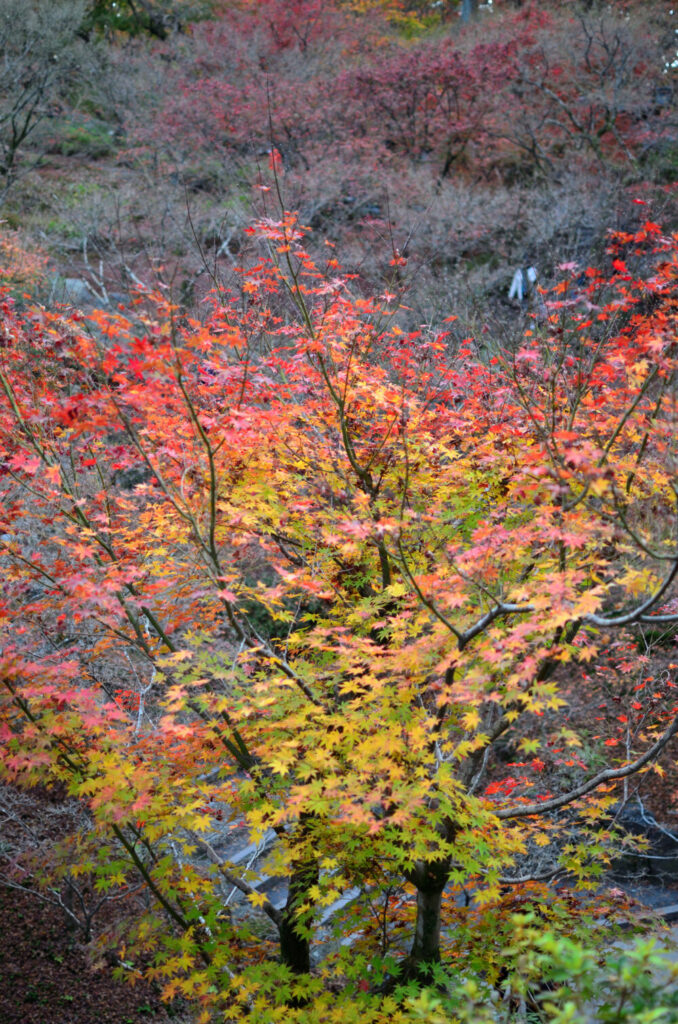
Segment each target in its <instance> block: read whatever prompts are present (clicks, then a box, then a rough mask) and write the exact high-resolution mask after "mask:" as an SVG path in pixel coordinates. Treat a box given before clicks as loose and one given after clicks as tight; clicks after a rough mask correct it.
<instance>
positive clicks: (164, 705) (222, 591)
mask: <svg viewBox="0 0 678 1024" xmlns="http://www.w3.org/2000/svg"><path fill="white" fill-rule="evenodd" d="M274 169H275V168H274ZM252 230H253V232H254V237H256V238H257V239H258V240H259V255H260V258H259V259H258V261H255V262H253V263H252V264H250V265H248V266H246V267H243V268H241V271H240V277H241V289H240V292H239V294H234V295H233V296H232V297H231V299H230V300H228V299H227V298H225V297H224V296H223V295H220V296H218V297H217V296H215V297H214V301H213V304H212V307H211V309H210V310H209V312H208V314H207V315H206V317H205V319H204V321H199V320H197V319H189V318H187V317H186V316H185V315H182V313H181V311H180V310H178V309H177V308H176V307H175V306H173V305H172V304H171V303H170V302H168V301H167V299H166V298H165V297H164V296H163V295H162V294H160V293H158V294H153V293H147V294H140V295H139V299H138V309H137V312H136V313H135V314H134V315H133V316H126V315H125V316H123V315H120V314H111V313H95V314H93V315H91V316H89V317H87V318H85V317H82V316H80V315H77V314H71V315H68V314H66V313H65V312H63V311H61V312H59V311H57V312H50V311H47V310H44V309H40V308H37V307H35V308H29V309H27V310H25V311H23V312H19V311H18V310H17V309H16V308H15V307H14V305H13V304H12V302H11V301H10V300H9V299H7V300H6V301H5V302H4V304H3V306H2V316H3V340H2V348H1V349H0V361H1V369H0V386H1V388H2V399H1V404H0V455H1V457H2V463H1V469H0V472H1V474H2V475H1V476H0V487H1V489H2V523H1V524H0V525H1V527H2V544H3V548H2V558H3V566H4V572H5V578H6V588H5V591H4V594H3V597H2V604H1V605H0V615H1V617H2V618H1V624H2V632H3V649H2V655H1V656H0V678H1V681H2V686H3V691H2V694H3V695H2V704H1V715H2V717H1V718H0V743H1V744H2V749H3V755H4V768H3V772H4V774H5V776H6V777H7V778H8V779H11V780H12V781H14V782H16V783H18V784H23V785H31V784H33V783H35V782H45V783H47V784H49V783H53V782H55V781H57V780H58V781H61V782H64V783H65V784H66V785H67V786H68V789H69V792H70V793H71V794H72V795H73V796H76V797H78V798H79V799H80V800H82V801H83V802H84V803H85V804H86V806H87V807H88V810H89V814H90V821H91V830H92V837H93V838H95V840H96V843H97V844H98V847H99V850H100V854H99V855H98V856H97V857H93V856H92V854H91V850H92V847H91V846H89V845H88V846H87V847H86V848H87V851H88V853H87V859H86V861H85V862H84V863H83V864H80V865H76V870H91V871H95V872H96V873H97V875H98V884H99V885H100V887H101V888H102V889H106V888H111V887H114V886H119V885H125V884H130V882H131V880H132V879H134V880H135V881H141V882H142V883H143V885H144V886H145V887H146V889H147V892H148V894H149V909H148V911H147V913H145V914H144V916H143V917H142V918H141V919H139V920H137V921H136V922H135V923H134V924H133V927H132V929H131V931H130V934H129V936H128V939H127V941H128V942H129V943H131V945H132V948H133V949H135V950H136V951H137V952H145V951H151V952H152V953H153V960H152V965H151V966H150V967H148V968H147V969H146V973H147V974H148V976H149V977H151V978H156V979H158V980H159V981H160V982H161V983H162V985H163V987H164V992H165V995H166V997H168V998H170V997H172V996H173V995H175V994H177V993H183V994H185V995H187V996H188V997H190V998H192V999H195V1000H196V1001H198V1002H199V1003H201V1004H202V1005H203V1008H204V1013H205V1019H207V1018H208V1016H209V1014H210V1013H211V1012H212V1011H215V1012H216V1011H219V1012H221V1013H223V1014H225V1017H226V1019H229V1020H235V1019H240V1018H244V1017H245V1016H248V1015H252V1014H256V1015H257V1018H256V1019H260V1020H268V1019H270V1020H277V1019H282V1018H283V1017H284V1018H285V1019H294V1017H293V1016H291V1015H293V1014H294V1013H298V1014H299V1015H300V1017H299V1019H302V1020H303V1019H309V1020H310V1019H314V1018H312V1017H309V1016H308V1014H310V1012H311V1011H310V1010H309V1009H307V1008H304V1006H305V1003H306V1001H307V1000H308V999H310V998H312V997H315V998H317V1000H318V1003H317V1009H316V1011H314V1012H316V1013H317V1014H318V1015H319V1016H318V1018H317V1019H319V1020H320V1019H323V1020H332V1019H345V1014H346V1012H348V1011H347V1009H346V1008H347V1006H348V1005H349V1003H351V1004H352V1005H353V1004H355V1006H358V1007H362V1010H360V1011H356V1012H360V1013H363V1017H361V1018H360V1019H363V1020H383V1019H385V1018H386V1017H387V1016H393V1015H394V1014H395V1013H396V1003H395V1002H394V1001H393V1000H392V999H391V997H390V995H384V993H387V992H388V991H389V990H390V989H392V988H393V985H394V984H397V982H398V979H399V980H400V981H404V980H407V979H409V978H413V979H416V980H419V981H427V980H430V979H431V978H432V977H433V978H437V977H438V975H437V974H436V971H438V970H439V968H438V967H437V965H438V962H439V961H440V959H441V955H443V956H444V950H443V952H442V953H441V931H444V929H445V927H446V926H447V923H448V922H451V921H453V920H454V917H455V914H456V911H455V912H454V913H452V911H451V910H450V908H449V906H448V907H447V909H446V905H445V902H444V893H445V890H446V887H448V886H449V885H450V884H451V883H456V884H463V885H467V886H473V887H474V888H475V889H476V893H475V906H476V907H478V906H482V905H483V903H486V904H487V903H491V902H492V901H496V900H498V899H499V898H500V896H501V892H502V887H503V886H506V885H507V884H508V885H510V884H511V882H510V880H511V879H512V878H517V877H518V875H516V873H515V872H516V866H517V865H520V864H521V863H522V862H523V859H524V856H525V855H526V854H527V852H528V850H529V849H533V848H534V847H541V848H545V847H551V848H552V850H553V854H552V860H553V864H554V865H555V867H556V868H558V867H561V868H563V869H566V870H567V871H568V872H570V874H571V875H573V876H581V877H584V876H585V874H586V871H587V868H588V867H591V866H593V867H594V868H595V860H596V858H595V856H594V854H596V855H597V856H598V857H605V856H606V853H605V849H606V847H608V846H609V844H610V842H611V832H610V828H609V825H608V824H607V823H606V820H605V818H604V816H603V812H604V810H605V808H606V807H607V806H608V805H609V803H610V802H611V801H612V800H613V799H614V790H613V784H614V783H615V781H616V780H618V779H623V778H625V777H628V776H629V775H631V774H633V773H635V772H637V771H640V770H642V769H643V768H645V767H646V766H647V765H649V764H651V762H652V760H653V758H655V757H656V755H658V753H659V752H661V750H662V749H663V748H664V747H665V746H666V744H667V743H668V742H669V740H670V739H671V738H672V737H673V735H674V734H675V732H676V731H677V730H678V717H677V714H676V712H677V709H676V707H675V706H674V704H673V701H672V699H671V695H670V694H669V695H668V699H667V700H665V701H663V702H661V703H656V704H654V705H651V704H648V705H647V706H646V712H647V714H646V715H645V717H644V718H643V722H642V728H639V729H638V730H636V732H635V733H634V736H633V743H632V744H631V745H630V746H628V747H627V746H625V747H624V748H623V749H617V748H613V747H608V748H604V752H605V753H606V754H607V755H608V758H609V760H608V761H607V762H606V765H605V767H604V768H603V769H601V770H598V771H595V770H594V769H593V768H592V767H590V766H588V765H587V763H586V761H585V760H583V759H582V757H581V752H580V742H581V741H580V738H579V736H578V733H577V729H576V727H575V723H572V722H570V721H568V719H567V697H568V684H567V682H566V676H565V673H567V674H568V675H569V676H570V682H569V686H570V687H572V686H576V678H577V673H579V672H580V671H581V669H580V668H579V666H580V665H581V664H582V663H586V662H589V661H591V660H592V659H594V658H595V657H596V655H597V653H598V651H599V650H600V649H601V647H603V646H604V645H605V644H606V643H608V640H607V639H606V638H607V637H608V635H609V634H612V633H613V632H614V631H615V630H617V629H621V628H623V627H625V626H627V625H629V624H633V623H638V622H640V623H643V622H645V623H657V622H660V623H661V622H669V621H670V622H673V621H675V620H676V615H675V613H673V612H671V611H668V612H666V613H664V614H663V613H661V612H660V611H658V609H659V608H660V607H661V606H662V605H663V604H664V603H665V602H666V600H667V598H668V597H669V596H670V593H671V588H672V585H673V581H674V579H675V577H676V575H677V574H678V555H677V554H676V551H675V541H674V534H675V497H676V496H675V492H674V482H675V438H676V413H677V409H676V404H675V390H674V379H675V369H676V349H675V327H676V298H675V283H676V265H677V264H676V239H675V238H672V237H670V236H665V235H664V234H663V233H662V231H661V229H660V228H658V227H657V225H655V224H653V223H651V222H648V223H646V224H645V225H644V227H643V228H642V230H641V231H639V232H638V233H637V234H634V235H628V236H618V237H616V238H614V239H612V241H611V247H612V248H611V252H610V261H611V264H610V272H609V273H604V272H603V271H601V270H598V269H595V268H588V269H585V268H572V267H570V268H569V275H570V276H568V277H566V278H564V279H563V281H562V283H561V284H560V285H559V286H558V288H556V290H555V294H553V295H551V296H546V295H545V296H544V302H545V310H546V316H545V319H543V321H542V322H541V323H538V322H536V321H535V323H534V324H533V327H532V329H531V330H530V331H528V332H527V334H526V336H525V337H524V339H522V341H521V343H520V345H518V346H517V347H515V348H507V349H506V350H504V351H502V352H501V354H500V355H499V356H497V357H495V358H494V359H492V360H491V361H490V362H489V363H487V362H483V361H481V360H480V359H478V358H477V357H476V355H475V348H474V342H473V339H467V341H466V342H465V344H464V345H463V346H462V348H461V350H460V351H459V352H458V353H457V354H456V355H454V356H453V355H452V353H451V351H450V348H449V346H448V339H447V337H446V336H445V334H444V333H443V334H441V333H431V332H428V331H427V330H426V329H423V330H422V331H417V332H414V333H410V334H406V333H404V332H403V331H402V330H400V329H399V328H398V327H397V325H396V324H395V321H394V313H395V311H396V306H395V304H393V303H392V301H391V299H392V297H390V296H384V297H382V298H381V299H379V300H376V299H366V298H363V297H360V296H357V295H355V294H353V292H352V290H351V282H350V280H346V279H345V278H343V277H342V275H341V272H340V268H339V267H338V264H337V262H336V261H335V260H334V259H333V258H332V259H330V260H329V261H328V262H327V264H326V265H325V266H322V267H321V266H318V265H317V264H316V263H315V262H314V261H313V260H312V259H311V257H310V256H309V255H308V253H307V251H306V250H305V249H304V247H303V246H304V229H303V228H302V227H301V226H300V225H299V224H298V223H297V220H296V218H295V216H294V215H292V214H284V215H283V217H282V219H280V220H273V219H270V220H265V221H261V222H259V223H258V224H256V225H255V227H254V228H253V229H252ZM612 249H613V250H614V251H612ZM613 260H614V262H612V261H613ZM581 270H583V276H582V277H580V271H581ZM648 503H651V504H652V508H653V510H654V514H653V516H651V517H650V516H648V515H647V508H648ZM546 734H548V737H549V739H550V740H551V741H552V740H553V739H555V738H557V739H558V744H559V747H560V748H561V749H562V750H563V751H565V752H566V756H567V759H568V762H570V763H571V766H573V767H574V768H575V769H576V770H577V777H576V779H575V781H568V778H567V776H563V775H562V774H559V773H558V772H557V771H555V772H553V773H544V771H543V768H544V765H545V763H546V758H547V756H550V755H547V752H546V750H545V748H544V743H545V740H546ZM507 737H510V740H511V743H512V744H513V745H514V746H515V748H516V749H517V751H518V752H519V754H520V758H521V763H520V764H518V765H514V767H513V770H512V771H511V772H510V773H509V774H508V775H506V774H502V773H501V771H500V770H499V762H498V761H496V760H495V757H496V750H497V748H498V747H499V746H500V744H501V742H502V740H505V739H506V738H507ZM490 770H491V771H492V772H493V774H492V775H491V774H489V772H490ZM243 831H244V832H245V834H246V835H248V836H250V837H251V838H252V840H253V841H255V842H256V841H266V842H267V843H270V850H269V852H268V853H267V857H266V860H265V867H264V868H263V869H262V870H263V871H264V873H265V875H266V876H268V877H269V878H271V877H272V878H280V879H282V880H283V881H284V883H285V886H286V898H285V901H284V905H282V906H280V905H277V904H276V902H275V901H274V900H273V899H272V898H270V897H269V895H267V893H266V891H265V889H262V887H261V885H260V882H261V879H258V878H257V877H256V874H255V875H253V874H252V872H250V871H248V870H247V869H243V868H242V867H241V866H238V863H237V862H236V861H234V860H233V859H230V858H229V851H232V850H233V848H234V846H233V844H234V843H235V842H237V836H239V835H241V834H242V832H243ZM223 850H226V853H223V852H220V851H223ZM518 870H519V868H518ZM507 879H508V881H507ZM231 890H237V891H238V892H239V893H240V894H241V895H243V896H245V897H246V898H247V899H248V900H249V902H250V903H251V904H252V905H253V906H254V907H259V908H260V909H261V911H262V912H263V914H264V915H266V916H267V918H268V919H269V921H270V924H271V926H272V929H273V930H274V933H275V935H276V942H277V948H276V946H275V945H274V944H273V943H272V941H271V940H270V939H269V938H263V939H262V938H261V937H260V936H257V935H256V933H255V932H254V931H253V930H252V928H251V927H250V925H249V923H248V920H247V918H246V917H243V915H242V913H235V912H232V911H231V909H230V907H229V899H228V893H229V892H230V891H231ZM394 890H398V891H401V890H402V891H403V892H405V893H407V892H410V893H412V897H413V902H412V903H411V917H410V918H409V919H408V918H407V912H405V916H403V912H402V911H399V910H398V906H399V905H397V901H393V900H392V899H391V895H392V893H393V892H394ZM342 897H346V901H347V902H348V903H350V912H348V913H347V916H346V918H345V919H342V917H341V915H339V916H338V917H337V921H338V924H337V930H338V932H339V936H340V937H341V938H343V939H344V940H347V941H348V940H351V946H350V948H349V947H347V946H346V945H344V946H341V945H340V946H339V950H338V951H335V952H333V953H330V954H328V955H327V957H326V958H325V960H324V961H323V963H322V965H321V967H320V969H319V970H318V971H315V972H312V971H311V951H312V941H313V939H314V936H315V934H316V930H317V928H318V922H319V921H320V920H321V918H322V914H323V910H324V908H327V907H333V906H335V904H336V903H337V900H339V899H340V898H342ZM375 904H378V905H379V906H381V907H383V915H384V922H385V923H384V928H383V929H382V932H383V934H386V935H387V933H388V930H389V928H390V927H392V926H395V925H398V927H399V928H400V932H399V939H398V941H397V942H396V943H395V944H394V946H393V949H391V950H389V949H387V946H388V943H387V942H386V940H383V941H382V940H379V941H377V939H376V938H375V935H374V931H373V930H371V929H370V927H369V926H368V925H369V922H370V920H371V919H372V917H373V910H372V907H373V906H374V905H375ZM446 915H447V916H446ZM344 920H345V923H344V924H342V921H344ZM407 920H409V921H410V924H409V926H406V927H405V932H404V934H403V927H404V926H403V921H407ZM276 955H277V956H279V958H280V962H277V961H276V959H275V957H276ZM267 958H268V962H266V960H267ZM368 965H369V971H368ZM450 967H451V969H453V962H451V964H450ZM337 985H339V987H340V988H341V989H342V992H343V995H342V996H341V998H339V997H337V996H336V994H334V993H335V989H336V987H337ZM295 1007H297V1009H296V1010H295V1009H294V1008H295ZM397 1012H400V1011H397ZM402 1013H403V1014H406V1011H405V1010H403V1011H402ZM305 1014H306V1016H304V1015H305ZM342 1014H344V1017H343V1018H342ZM396 1019H397V1018H396ZM402 1019H407V1017H406V1016H403V1017H402Z"/></svg>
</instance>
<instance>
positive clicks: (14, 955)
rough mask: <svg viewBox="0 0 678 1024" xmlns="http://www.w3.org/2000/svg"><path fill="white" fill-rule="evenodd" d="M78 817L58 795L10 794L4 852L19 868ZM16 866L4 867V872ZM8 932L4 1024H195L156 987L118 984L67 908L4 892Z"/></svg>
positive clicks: (1, 945)
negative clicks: (28, 853)
mask: <svg viewBox="0 0 678 1024" xmlns="http://www.w3.org/2000/svg"><path fill="white" fill-rule="evenodd" d="M77 813H78V808H77V805H76V804H75V802H74V801H64V800H63V799H60V798H59V796H58V794H57V795H55V794H48V793H46V792H44V791H41V790H34V791H32V792H31V793H30V794H17V793H15V792H13V791H12V790H11V789H9V788H6V789H5V788H3V792H2V807H1V810H0V849H1V850H2V851H3V853H4V854H5V856H7V854H8V853H9V854H10V859H11V860H12V861H13V862H14V863H16V862H17V860H20V851H21V848H22V847H23V848H24V849H25V847H26V842H27V838H28V839H30V838H31V837H33V843H34V846H33V848H34V849H35V848H37V847H38V846H39V845H40V843H41V842H45V843H47V844H49V843H51V842H54V841H55V840H58V839H60V838H62V837H63V835H64V833H65V832H67V831H69V827H72V823H73V820H74V816H75V815H77ZM17 855H18V856H17ZM8 866H9V862H8V861H7V860H5V861H0V871H2V872H4V871H5V870H7V869H8ZM114 907H115V905H111V907H110V909H109V908H105V909H104V910H102V911H101V914H100V918H99V917H98V918H97V921H96V925H95V932H99V931H100V930H101V929H103V928H107V927H108V926H110V925H111V923H112V920H111V916H112V914H113V913H115V910H114ZM0 928H2V940H0V1024H190V1017H189V1016H188V1015H187V1014H184V1013H181V1012H179V1011H177V1012H174V1013H172V1012H170V1011H169V1010H168V1009H167V1008H165V1007H164V1006H163V1005H162V1004H161V1003H160V1000H159V998H158V995H157V993H154V992H153V991H152V990H151V988H150V987H149V986H148V985H146V984H141V983H138V984H136V985H135V986H134V987H132V986H130V985H128V984H126V983H124V982H120V981H117V980H116V979H115V978H114V977H113V967H112V964H113V962H114V960H115V957H114V956H104V955H103V954H102V952H101V950H99V949H98V947H97V944H96V941H93V942H91V943H84V942H83V941H82V937H81V934H80V933H79V932H77V931H74V930H73V929H71V928H69V925H68V921H67V919H66V916H65V914H64V912H63V911H62V910H61V909H60V908H59V907H55V906H50V905H48V904H45V903H44V902H41V901H40V900H39V899H38V897H37V896H35V895H32V894H30V893H24V892H20V891H17V890H15V889H10V888H8V887H7V886H6V885H2V884H0Z"/></svg>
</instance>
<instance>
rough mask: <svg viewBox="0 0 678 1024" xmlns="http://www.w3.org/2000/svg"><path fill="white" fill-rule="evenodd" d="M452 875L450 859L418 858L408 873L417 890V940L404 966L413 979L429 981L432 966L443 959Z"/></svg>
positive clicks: (415, 939) (415, 934)
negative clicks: (442, 938)
mask: <svg viewBox="0 0 678 1024" xmlns="http://www.w3.org/2000/svg"><path fill="white" fill-rule="evenodd" d="M449 876H450V861H449V858H445V859H444V860H438V861H434V862H433V863H431V864H426V863H424V862H423V861H419V862H418V863H417V864H416V865H415V867H414V868H413V870H412V871H411V872H409V873H408V881H410V882H412V884H413V885H414V886H416V889H417V920H416V924H415V931H414V942H413V944H412V949H411V950H410V955H409V956H408V958H407V964H406V968H405V970H406V975H407V976H408V977H410V978H414V977H416V978H418V979H419V980H421V981H428V980H429V979H430V975H431V968H432V967H433V965H434V964H437V963H439V962H440V925H441V907H442V898H443V891H444V889H445V886H446V885H447V880H448V878H449Z"/></svg>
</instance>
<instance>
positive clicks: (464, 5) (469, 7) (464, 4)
mask: <svg viewBox="0 0 678 1024" xmlns="http://www.w3.org/2000/svg"><path fill="white" fill-rule="evenodd" d="M477 13H478V0H461V20H462V21H464V22H468V21H470V20H471V18H475V16H476V14H477Z"/></svg>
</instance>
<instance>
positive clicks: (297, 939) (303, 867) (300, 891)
mask: <svg viewBox="0 0 678 1024" xmlns="http://www.w3.org/2000/svg"><path fill="white" fill-rule="evenodd" d="M308 817H310V816H307V815H302V816H301V819H300V821H299V835H300V837H302V838H303V837H306V836H308V831H309V830H308V820H307V818H308ZM319 875H320V871H319V868H318V861H317V859H316V857H315V855H314V854H313V852H312V851H310V852H308V851H303V852H302V855H301V856H300V858H299V859H298V860H296V861H295V863H294V868H293V870H292V874H291V876H290V882H289V890H288V892H287V902H286V903H285V909H284V910H283V912H282V921H281V922H280V927H279V933H280V955H281V958H282V962H283V963H284V964H287V966H288V967H289V968H290V970H291V971H292V972H293V974H308V973H309V971H310V970H311V943H310V941H309V939H307V938H306V937H304V936H303V935H300V934H299V926H300V925H301V926H302V927H304V928H307V927H308V924H309V919H310V916H311V915H310V914H305V915H302V916H301V917H300V916H299V907H300V906H301V905H302V904H303V903H304V902H305V901H306V900H307V898H308V891H309V889H310V888H311V886H313V885H317V884H318V878H319Z"/></svg>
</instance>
